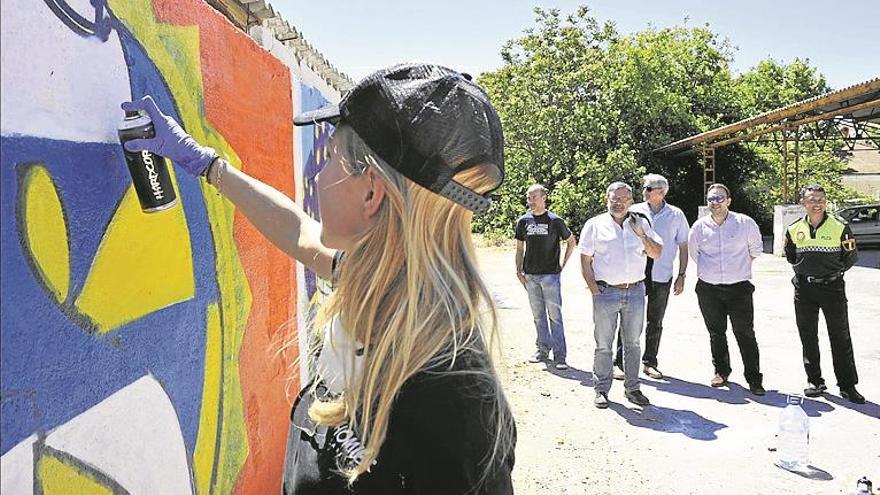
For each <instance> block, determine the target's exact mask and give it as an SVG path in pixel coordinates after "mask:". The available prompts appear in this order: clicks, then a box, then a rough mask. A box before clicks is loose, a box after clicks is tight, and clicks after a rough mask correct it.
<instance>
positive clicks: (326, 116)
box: [293, 105, 339, 125]
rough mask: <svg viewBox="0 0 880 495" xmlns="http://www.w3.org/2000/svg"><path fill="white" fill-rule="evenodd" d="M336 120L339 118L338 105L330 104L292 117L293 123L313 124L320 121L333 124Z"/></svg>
mask: <svg viewBox="0 0 880 495" xmlns="http://www.w3.org/2000/svg"><path fill="white" fill-rule="evenodd" d="M337 120H339V105H331V106H329V107H324V108H319V109H317V110H312V111H310V112H304V113H301V114H299V115H297V116H296V118H294V119H293V125H314V124H319V123H321V122H330V123H331V124H335V123H336V121H337Z"/></svg>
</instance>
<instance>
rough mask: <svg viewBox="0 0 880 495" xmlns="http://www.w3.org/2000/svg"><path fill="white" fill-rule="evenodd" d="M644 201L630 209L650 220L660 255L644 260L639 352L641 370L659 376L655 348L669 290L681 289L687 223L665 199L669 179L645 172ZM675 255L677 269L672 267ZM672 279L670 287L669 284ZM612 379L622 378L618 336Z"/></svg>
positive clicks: (654, 376)
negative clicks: (660, 241)
mask: <svg viewBox="0 0 880 495" xmlns="http://www.w3.org/2000/svg"><path fill="white" fill-rule="evenodd" d="M642 183H643V186H642V193H643V194H642V195H643V197H644V199H645V201H644V202H642V203H638V204H636V205H633V206H632V208H630V210H631V211H633V212H636V213H641V214H642V215H644V216H645V217H646V218H648V220H649V221H650V222H651V226H652V227H653V229H654V231H655V232H656V233H657V234H659V235H660V237H661V238H662V239H663V250H662V252H661V253H660V257H659V258H657V259H655V260H651V259H650V258H649V259H648V267H647V269H646V272H645V293H646V295H647V297H648V301H647V308H646V309H647V311H646V313H647V320H648V322H647V325H646V326H645V352H644V354H642V364H643V365H644V368H643V369H642V371H643V372H644V373H645V374H646V375H648V376H649V377H651V378H654V379H660V378H663V373H661V372H660V370H658V369H657V351H658V350H659V349H660V336H661V334H662V333H663V317H664V315H665V314H666V304H667V303H668V302H669V290H670V289H673V293H674V294H675V295H679V294H681V293H682V291H684V278H685V271H687V265H688V247H687V246H688V244H687V240H688V228H689V227H690V226H689V225H688V221H687V218H686V217H685V216H684V212H682V211H681V209H679V208H677V207H675V206H672V205H671V204H669V203H667V202H666V193H668V192H669V181H667V180H666V178H665V177H663V176H662V175H659V174H648V175H646V176H645V177H644V178H643V179H642ZM676 258H678V272H677V275H676V276H675V277H673V273H676V272H675V271H674V270H673V268H674V265H675V259H676ZM673 282H674V286H673ZM614 366H615V370H614V374H615V378H618V379H621V380H622V379H623V377H624V375H625V373H624V372H623V339H621V338H620V335H618V338H617V355H616V357H615V358H614Z"/></svg>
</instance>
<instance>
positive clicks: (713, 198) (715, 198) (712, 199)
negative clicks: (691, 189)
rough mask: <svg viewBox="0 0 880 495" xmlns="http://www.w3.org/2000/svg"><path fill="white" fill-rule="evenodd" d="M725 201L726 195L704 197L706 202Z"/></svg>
mask: <svg viewBox="0 0 880 495" xmlns="http://www.w3.org/2000/svg"><path fill="white" fill-rule="evenodd" d="M725 201H727V196H709V197H707V198H706V202H707V203H723V202H725Z"/></svg>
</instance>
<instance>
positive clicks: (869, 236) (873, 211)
mask: <svg viewBox="0 0 880 495" xmlns="http://www.w3.org/2000/svg"><path fill="white" fill-rule="evenodd" d="M835 213H836V214H837V216H839V217H840V218H842V219H844V220H846V221H847V222H849V228H850V229H852V232H853V236H855V238H856V243H857V244H858V245H859V246H862V245H868V244H880V203H878V204H870V205H858V206H848V207H846V208H841V209H840V210H837V211H836V212H835Z"/></svg>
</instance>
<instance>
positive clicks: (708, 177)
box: [700, 146, 715, 195]
mask: <svg viewBox="0 0 880 495" xmlns="http://www.w3.org/2000/svg"><path fill="white" fill-rule="evenodd" d="M700 154H701V155H702V157H703V195H705V194H706V193H708V192H709V186H711V185H712V184H714V183H715V148H713V147H711V146H702V147H701V148H700Z"/></svg>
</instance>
